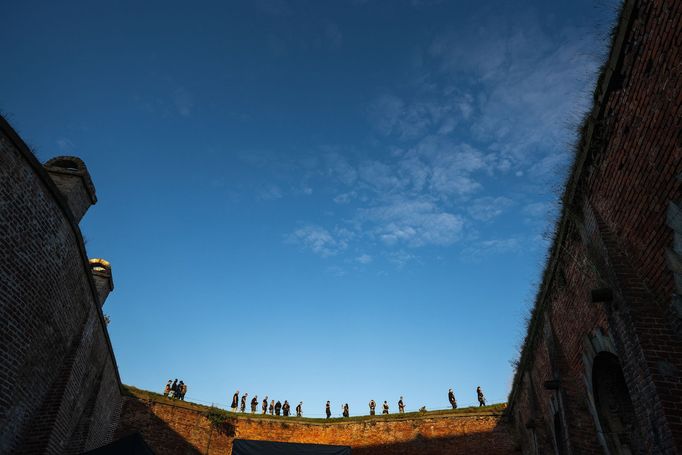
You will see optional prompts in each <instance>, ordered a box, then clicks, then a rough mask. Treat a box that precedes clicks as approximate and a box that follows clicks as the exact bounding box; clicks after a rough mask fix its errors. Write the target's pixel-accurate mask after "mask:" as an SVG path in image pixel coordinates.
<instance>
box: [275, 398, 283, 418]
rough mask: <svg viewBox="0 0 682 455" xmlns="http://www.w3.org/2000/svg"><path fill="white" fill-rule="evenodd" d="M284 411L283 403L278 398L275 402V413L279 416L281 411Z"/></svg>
mask: <svg viewBox="0 0 682 455" xmlns="http://www.w3.org/2000/svg"><path fill="white" fill-rule="evenodd" d="M281 411H282V403H280V402H279V400H277V403H275V415H276V416H278V415H279V414H280V412H281Z"/></svg>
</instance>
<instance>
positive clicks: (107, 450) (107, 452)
mask: <svg viewBox="0 0 682 455" xmlns="http://www.w3.org/2000/svg"><path fill="white" fill-rule="evenodd" d="M119 454H125V455H154V452H152V449H150V448H149V446H148V445H147V443H146V442H144V439H143V438H142V435H140V433H133V434H131V435H129V436H126V437H125V438H121V439H119V440H117V441H114V442H112V443H111V444H108V445H105V446H104V447H100V448H99V449H95V450H90V451H88V452H84V453H83V455H119Z"/></svg>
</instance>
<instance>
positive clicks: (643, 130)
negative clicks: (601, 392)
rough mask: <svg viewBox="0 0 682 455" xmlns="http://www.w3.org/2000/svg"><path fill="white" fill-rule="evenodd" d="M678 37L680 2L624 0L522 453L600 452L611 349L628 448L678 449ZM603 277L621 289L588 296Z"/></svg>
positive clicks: (553, 287) (525, 416)
mask: <svg viewBox="0 0 682 455" xmlns="http://www.w3.org/2000/svg"><path fill="white" fill-rule="evenodd" d="M681 48H682V2H673V1H666V0H649V1H644V0H632V1H626V2H625V4H624V8H623V13H622V15H621V20H620V23H619V27H618V29H617V30H616V34H615V38H614V42H613V48H612V51H611V55H610V57H609V60H608V62H607V64H606V66H605V69H604V71H603V74H602V75H601V78H600V82H599V84H598V87H597V89H596V92H595V104H594V107H593V110H592V112H591V114H590V115H589V117H588V118H587V120H586V123H585V125H584V128H583V130H582V136H581V141H580V143H579V147H578V154H577V160H576V165H575V167H574V169H573V171H572V174H571V176H570V178H569V181H568V185H567V189H566V192H565V194H564V201H563V202H564V208H563V212H562V216H561V219H560V221H559V224H558V233H557V236H556V239H555V241H554V244H553V246H552V250H551V254H550V259H549V261H548V265H547V269H546V270H545V273H544V276H543V282H542V284H541V287H540V290H539V292H538V298H537V301H536V306H535V310H534V313H533V315H532V318H531V324H530V327H529V333H528V336H527V339H526V342H525V344H524V348H523V351H522V356H521V359H520V364H519V368H518V370H517V374H516V377H515V380H514V386H513V389H512V392H511V395H510V410H511V413H512V416H513V417H514V420H515V425H516V428H517V431H518V434H519V437H520V442H521V445H522V447H523V450H524V453H528V454H534V453H541V454H544V453H604V445H605V444H607V443H606V440H607V439H608V438H609V436H608V435H606V434H605V432H606V429H605V428H606V427H605V426H604V423H603V422H602V421H601V420H600V418H599V416H598V411H597V405H596V401H597V400H596V399H595V396H594V395H595V392H594V389H593V386H594V382H593V379H594V378H593V368H594V362H595V358H596V357H597V356H598V355H599V354H600V353H606V352H608V353H612V354H614V355H616V356H617V358H618V361H619V363H620V366H621V368H622V373H623V377H624V379H625V383H626V385H627V390H628V392H629V396H630V399H631V401H632V407H633V409H634V415H635V421H634V422H633V425H632V427H628V429H627V433H628V436H627V437H626V438H631V449H632V450H633V452H635V453H638V452H641V453H678V452H680V451H682V338H681V334H680V330H679V328H680V321H682V319H681V318H682V314H680V312H679V308H676V307H675V305H674V298H675V296H674V291H675V282H674V275H673V270H671V264H670V263H668V262H666V257H667V255H668V254H669V252H668V253H667V252H666V249H673V248H674V240H673V234H674V232H673V229H671V227H670V226H669V224H670V216H669V215H667V211H668V210H669V209H668V208H669V206H670V203H671V202H674V203H678V204H679V203H680V202H682V190H681V187H680V182H681V179H682V90H681V88H682V80H681V78H680V75H681V71H682V52H681V51H682V49H681ZM677 247H678V249H679V247H682V245H677ZM597 288H608V289H610V290H611V291H612V293H613V298H612V299H609V298H607V299H605V301H604V302H592V301H591V298H590V292H591V291H592V290H594V289H597ZM678 292H679V291H678ZM547 381H551V382H548V383H546V382H547ZM619 404H623V403H619ZM602 420H603V419H602Z"/></svg>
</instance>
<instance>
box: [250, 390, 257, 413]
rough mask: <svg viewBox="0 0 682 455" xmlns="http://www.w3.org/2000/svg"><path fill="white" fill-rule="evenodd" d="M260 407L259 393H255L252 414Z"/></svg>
mask: <svg viewBox="0 0 682 455" xmlns="http://www.w3.org/2000/svg"><path fill="white" fill-rule="evenodd" d="M257 409H258V395H254V396H253V399H252V400H251V414H255V413H256V410H257Z"/></svg>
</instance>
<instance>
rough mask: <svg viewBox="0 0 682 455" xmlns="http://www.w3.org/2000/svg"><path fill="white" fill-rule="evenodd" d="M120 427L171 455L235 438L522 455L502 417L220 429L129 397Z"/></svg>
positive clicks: (187, 412)
mask: <svg viewBox="0 0 682 455" xmlns="http://www.w3.org/2000/svg"><path fill="white" fill-rule="evenodd" d="M120 422H121V423H120V427H119V429H118V431H117V437H122V436H125V435H127V434H129V433H132V432H140V433H141V434H142V436H143V437H144V439H145V441H146V442H147V443H148V444H149V446H150V447H151V448H152V449H153V450H154V451H155V452H156V453H163V454H169V455H173V454H199V453H201V454H220V455H225V454H229V453H231V447H232V441H233V440H234V439H235V438H240V439H254V440H268V441H278V442H300V443H315V444H333V445H348V446H351V447H352V448H353V453H354V454H376V455H384V454H385V455H398V454H414V453H419V454H425V455H429V454H433V455H435V454H452V455H459V454H461V455H465V454H467V455H469V454H473V453H481V454H488V455H507V454H514V453H518V452H517V451H516V449H515V442H514V440H513V438H512V435H511V432H510V429H511V428H510V427H509V426H508V424H507V423H506V421H505V420H504V419H503V417H502V416H501V415H500V413H497V414H494V413H488V414H481V415H461V416H456V415H446V416H438V417H425V418H415V419H405V420H393V419H391V420H382V419H381V418H377V419H374V420H369V421H357V422H333V423H332V422H330V423H326V422H325V423H304V422H301V421H293V420H287V419H285V418H284V417H282V418H281V419H259V418H257V417H255V418H253V417H237V418H233V419H231V420H230V422H231V424H230V425H228V426H226V427H224V428H223V429H219V427H216V426H214V425H213V424H212V423H211V421H210V420H209V419H208V418H207V417H206V416H205V411H202V410H200V409H192V408H189V407H186V406H179V405H174V404H172V403H170V402H164V401H156V400H153V401H152V400H144V399H140V398H137V397H126V398H124V405H123V411H122V414H121V421H120Z"/></svg>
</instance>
